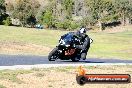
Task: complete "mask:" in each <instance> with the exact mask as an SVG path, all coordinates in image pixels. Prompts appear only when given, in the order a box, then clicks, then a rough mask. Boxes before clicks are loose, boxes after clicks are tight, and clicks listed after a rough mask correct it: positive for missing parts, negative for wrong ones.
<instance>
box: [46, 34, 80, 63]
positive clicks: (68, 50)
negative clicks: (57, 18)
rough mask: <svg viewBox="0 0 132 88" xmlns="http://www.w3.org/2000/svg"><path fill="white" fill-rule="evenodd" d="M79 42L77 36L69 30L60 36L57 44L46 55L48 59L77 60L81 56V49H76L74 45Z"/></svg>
mask: <svg viewBox="0 0 132 88" xmlns="http://www.w3.org/2000/svg"><path fill="white" fill-rule="evenodd" d="M79 44H81V41H80V39H79V38H78V37H76V36H74V33H73V32H69V33H67V34H65V35H63V36H61V38H60V40H59V44H58V46H56V48H54V49H53V50H52V51H51V52H50V53H49V55H48V60H49V61H55V60H57V59H61V60H72V61H73V62H77V61H79V60H80V58H81V52H82V50H81V49H77V48H75V47H74V45H79Z"/></svg>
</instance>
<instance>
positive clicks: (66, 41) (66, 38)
mask: <svg viewBox="0 0 132 88" xmlns="http://www.w3.org/2000/svg"><path fill="white" fill-rule="evenodd" d="M72 38H73V34H72V33H69V34H67V35H66V36H65V37H64V38H63V40H64V42H65V44H66V45H70V44H71V42H72Z"/></svg>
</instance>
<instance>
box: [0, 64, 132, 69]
mask: <svg viewBox="0 0 132 88" xmlns="http://www.w3.org/2000/svg"><path fill="white" fill-rule="evenodd" d="M81 65H82V66H97V65H132V63H87V64H36V65H14V66H0V70H5V69H8V70H17V69H27V70H28V69H32V68H50V67H67V66H73V67H76V66H81Z"/></svg>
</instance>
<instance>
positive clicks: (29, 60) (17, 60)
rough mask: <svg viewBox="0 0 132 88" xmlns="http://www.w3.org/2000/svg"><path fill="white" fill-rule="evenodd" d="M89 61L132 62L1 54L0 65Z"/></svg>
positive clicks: (108, 61)
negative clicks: (50, 58) (55, 59)
mask: <svg viewBox="0 0 132 88" xmlns="http://www.w3.org/2000/svg"><path fill="white" fill-rule="evenodd" d="M87 63H100V64H101V63H132V60H119V59H99V58H88V59H86V60H85V61H83V60H81V61H80V62H72V61H70V60H68V61H62V60H57V61H52V62H49V61H48V59H47V56H24V55H0V66H14V65H36V64H87Z"/></svg>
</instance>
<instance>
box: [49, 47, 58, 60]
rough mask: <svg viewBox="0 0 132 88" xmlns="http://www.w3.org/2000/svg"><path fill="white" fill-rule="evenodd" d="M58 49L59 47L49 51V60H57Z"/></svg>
mask: <svg viewBox="0 0 132 88" xmlns="http://www.w3.org/2000/svg"><path fill="white" fill-rule="evenodd" d="M57 50H58V48H57V47H56V48H54V49H53V50H52V51H51V52H50V53H49V55H48V60H49V61H55V60H56V59H57V58H58V56H57Z"/></svg>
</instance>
